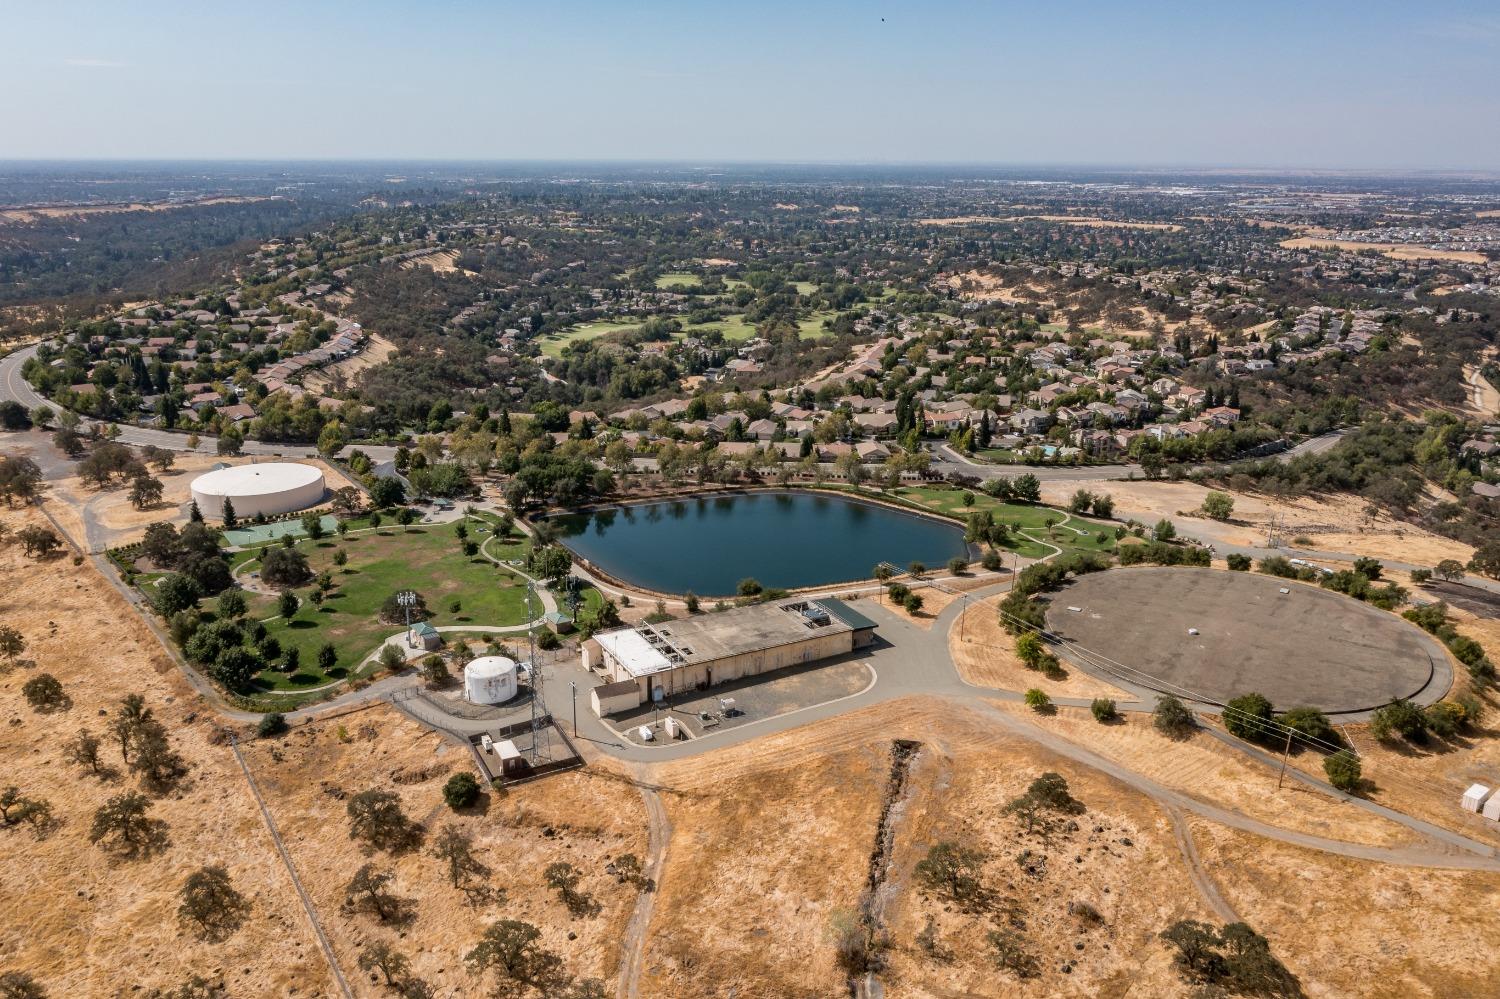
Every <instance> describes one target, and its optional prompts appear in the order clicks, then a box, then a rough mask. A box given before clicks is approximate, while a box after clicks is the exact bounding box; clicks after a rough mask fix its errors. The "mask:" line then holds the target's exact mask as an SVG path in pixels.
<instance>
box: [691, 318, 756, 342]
mask: <svg viewBox="0 0 1500 999" xmlns="http://www.w3.org/2000/svg"><path fill="white" fill-rule="evenodd" d="M713 330H718V331H719V332H720V333H722V334H724V339H725V340H727V341H729V342H731V343H735V342H738V341H740V340H748V339H750V338H751V337H753V336H754V335H755V324H753V323H747V322H745V317H744V316H742V315H733V316H727V317H725V318H723V319H717V320H715V321H713V322H711V323H704V324H702V325H701V326H687V327H684V328H683V329H682V331H681V332H679V333H674V334H673V335H672V339H674V340H685V339H687V338H688V337H690V336H703V335H705V334H706V333H709V332H711V331H713Z"/></svg>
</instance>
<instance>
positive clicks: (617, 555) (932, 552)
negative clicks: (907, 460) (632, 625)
mask: <svg viewBox="0 0 1500 999" xmlns="http://www.w3.org/2000/svg"><path fill="white" fill-rule="evenodd" d="M553 522H554V523H555V524H556V525H557V526H558V528H559V529H560V535H561V539H562V542H563V544H565V545H566V546H567V547H568V548H570V549H572V550H573V551H574V552H575V553H576V554H578V555H581V556H583V557H584V558H586V559H588V560H589V561H590V562H592V563H593V564H594V565H596V566H598V567H599V568H600V569H602V570H603V571H604V572H606V573H608V574H609V575H611V576H613V577H615V578H616V579H619V580H621V581H623V582H626V583H630V584H633V585H635V586H640V587H643V588H645V589H649V590H658V591H661V592H665V593H686V592H687V591H689V590H691V591H693V592H694V593H696V594H698V595H699V596H728V595H730V594H733V593H734V592H735V588H736V587H737V586H738V585H739V582H740V580H742V579H746V578H750V577H753V578H754V579H757V580H759V581H760V583H761V584H762V585H763V586H774V587H784V588H786V589H794V588H796V587H803V586H820V585H824V584H828V583H841V582H846V581H849V580H855V579H868V578H869V577H870V576H871V575H872V574H873V572H874V568H875V565H876V563H878V562H890V563H892V564H894V565H897V566H900V567H902V568H905V567H906V566H907V565H908V564H909V563H911V562H913V561H917V562H922V563H923V564H925V565H927V566H929V567H933V568H936V567H938V566H941V565H943V564H944V563H946V562H947V561H948V560H949V559H950V558H952V557H953V556H955V555H963V554H965V553H966V552H967V546H966V545H965V543H964V533H963V529H962V528H960V527H959V526H957V525H956V524H952V523H948V522H944V521H941V520H935V519H933V518H930V517H923V516H919V515H917V514H912V513H905V512H903V511H901V510H896V509H892V508H890V507H886V506H880V505H878V504H874V503H866V502H862V501H860V500H857V499H853V498H849V497H845V496H839V495H834V494H829V493H811V492H799V491H795V490H793V491H787V492H756V493H740V494H733V495H723V496H701V497H691V498H685V499H678V500H663V501H658V502H651V503H640V504H633V505H626V506H617V507H608V508H604V509H599V510H593V511H589V512H586V513H576V514H564V515H561V516H558V517H554V518H553Z"/></svg>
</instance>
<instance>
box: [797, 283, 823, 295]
mask: <svg viewBox="0 0 1500 999" xmlns="http://www.w3.org/2000/svg"><path fill="white" fill-rule="evenodd" d="M792 287H793V288H796V289H797V294H799V295H811V294H812V293H813V292H815V291H817V290H818V286H817V285H815V284H813V283H812V282H811V281H793V282H792Z"/></svg>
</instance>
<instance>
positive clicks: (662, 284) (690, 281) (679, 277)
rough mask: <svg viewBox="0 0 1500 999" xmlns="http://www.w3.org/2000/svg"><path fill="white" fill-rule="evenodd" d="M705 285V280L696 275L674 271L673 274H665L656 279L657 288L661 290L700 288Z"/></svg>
mask: <svg viewBox="0 0 1500 999" xmlns="http://www.w3.org/2000/svg"><path fill="white" fill-rule="evenodd" d="M702 285H703V279H702V278H701V277H699V276H698V275H696V274H686V273H683V272H681V271H674V272H673V273H671V274H663V275H661V276H660V277H658V278H657V279H656V286H657V287H658V288H661V289H664V290H665V289H668V288H698V287H701V286H702Z"/></svg>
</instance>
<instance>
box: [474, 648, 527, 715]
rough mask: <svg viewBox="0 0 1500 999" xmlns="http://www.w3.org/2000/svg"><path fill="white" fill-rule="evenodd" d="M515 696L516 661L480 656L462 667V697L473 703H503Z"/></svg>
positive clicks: (502, 657)
mask: <svg viewBox="0 0 1500 999" xmlns="http://www.w3.org/2000/svg"><path fill="white" fill-rule="evenodd" d="M515 696H516V663H515V660H513V659H507V658H506V657H504V656H480V657H479V658H478V659H475V660H473V661H472V662H470V663H469V665H467V666H465V667H464V697H465V699H467V700H469V701H472V702H473V703H475V704H504V703H505V702H506V701H508V700H510V699H511V698H512V697H515Z"/></svg>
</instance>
